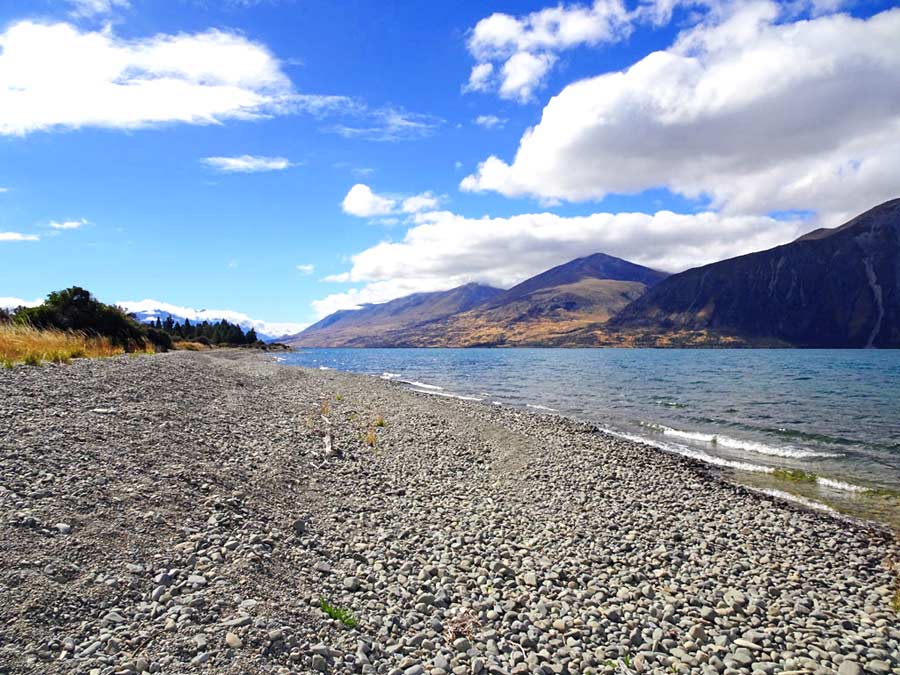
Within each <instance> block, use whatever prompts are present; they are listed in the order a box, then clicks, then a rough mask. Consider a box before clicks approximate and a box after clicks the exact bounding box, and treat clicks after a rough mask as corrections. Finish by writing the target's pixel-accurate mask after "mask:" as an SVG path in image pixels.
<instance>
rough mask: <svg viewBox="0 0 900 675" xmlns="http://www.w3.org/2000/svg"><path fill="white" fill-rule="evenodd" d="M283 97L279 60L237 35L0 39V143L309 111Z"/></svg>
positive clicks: (17, 29) (24, 34)
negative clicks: (38, 134) (44, 134)
mask: <svg viewBox="0 0 900 675" xmlns="http://www.w3.org/2000/svg"><path fill="white" fill-rule="evenodd" d="M292 97H293V91H292V86H291V82H290V80H289V79H288V78H287V76H285V74H284V73H283V72H282V71H281V67H280V64H279V62H278V60H277V59H276V58H275V57H274V56H273V55H272V54H271V53H270V52H269V50H268V49H267V48H266V47H265V46H263V45H261V44H258V43H255V42H251V41H250V40H248V39H247V38H245V37H243V36H241V35H239V34H236V33H229V32H224V31H219V30H209V31H206V32H204V33H194V34H187V33H182V34H178V35H162V34H161V35H156V36H154V37H151V38H147V39H124V38H119V37H117V36H115V35H114V34H113V33H112V31H111V30H110V29H109V28H106V29H104V30H103V31H93V32H92V31H81V30H80V29H78V28H76V27H75V26H72V25H70V24H66V23H56V24H43V23H36V22H33V21H20V22H18V23H15V24H13V25H11V26H9V27H8V28H7V29H6V31H5V32H3V33H0V135H3V134H6V135H10V134H14V135H22V134H26V133H29V132H34V131H40V130H51V129H57V128H79V127H86V126H91V127H111V128H122V129H135V128H140V127H145V126H148V125H153V124H158V123H164V122H184V123H190V124H214V123H219V122H222V121H224V120H228V119H235V118H236V119H253V118H258V117H262V116H266V115H271V114H276V113H279V112H287V111H288V110H289V107H290V105H296V106H300V107H303V108H305V109H307V108H309V107H310V106H313V107H314V106H315V104H314V103H312V101H311V100H310V99H309V98H308V97H306V98H303V97H300V98H298V99H297V100H294V99H293V98H292Z"/></svg>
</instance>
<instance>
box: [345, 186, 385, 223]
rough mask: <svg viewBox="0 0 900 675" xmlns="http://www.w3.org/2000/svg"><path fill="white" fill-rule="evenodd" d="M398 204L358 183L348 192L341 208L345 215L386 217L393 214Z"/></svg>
mask: <svg viewBox="0 0 900 675" xmlns="http://www.w3.org/2000/svg"><path fill="white" fill-rule="evenodd" d="M396 205H397V202H396V201H395V200H393V199H389V198H388V197H382V196H381V195H377V194H375V193H374V192H372V188H370V187H369V186H368V185H365V184H364V183H357V184H356V185H354V186H353V187H351V188H350V190H349V191H348V192H347V195H346V196H345V197H344V201H343V202H341V208H342V209H343V210H344V213H349V214H350V215H351V216H358V217H360V218H371V217H372V216H385V215H387V214H389V213H393V211H394V207H395V206H396Z"/></svg>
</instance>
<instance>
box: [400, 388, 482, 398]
mask: <svg viewBox="0 0 900 675" xmlns="http://www.w3.org/2000/svg"><path fill="white" fill-rule="evenodd" d="M436 388H437V389H440V387H436ZM410 391H416V392H418V393H420V394H429V395H431V396H443V397H444V398H455V399H459V400H460V401H483V400H484V399H483V398H478V397H477V396H463V395H462V394H451V393H450V392H448V391H435V390H434V389H410Z"/></svg>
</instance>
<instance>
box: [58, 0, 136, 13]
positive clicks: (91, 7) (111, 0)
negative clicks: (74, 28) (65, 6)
mask: <svg viewBox="0 0 900 675" xmlns="http://www.w3.org/2000/svg"><path fill="white" fill-rule="evenodd" d="M68 3H69V4H70V5H72V15H73V16H78V17H92V16H99V15H102V14H109V13H111V12H112V11H113V10H115V9H116V8H122V9H128V8H129V7H130V6H131V3H130V2H129V0H68Z"/></svg>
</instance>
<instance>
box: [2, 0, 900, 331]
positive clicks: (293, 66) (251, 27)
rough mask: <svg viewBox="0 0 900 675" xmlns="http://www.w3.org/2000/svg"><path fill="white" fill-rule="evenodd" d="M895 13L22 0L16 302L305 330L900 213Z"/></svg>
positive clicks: (843, 8)
mask: <svg viewBox="0 0 900 675" xmlns="http://www.w3.org/2000/svg"><path fill="white" fill-rule="evenodd" d="M894 4H895V3H893V2H867V1H865V0H860V1H859V2H851V3H846V2H841V1H840V0H817V1H809V2H790V3H773V2H763V1H759V2H757V1H747V2H740V3H734V2H728V1H726V0H711V1H708V2H680V1H679V0H647V1H646V2H641V3H638V2H634V1H631V2H623V1H620V0H597V2H595V3H593V4H591V3H581V4H579V3H572V4H568V5H564V6H563V5H557V4H554V3H547V2H504V3H494V4H493V5H492V4H490V3H483V2H456V3H421V2H412V1H410V2H385V3H374V2H338V1H333V0H332V1H327V2H326V1H319V0H302V1H301V0H297V1H295V2H292V1H290V0H282V1H278V0H270V1H265V0H260V1H258V2H252V1H249V2H248V1H244V2H241V1H238V0H234V1H233V2H212V1H209V2H205V1H202V0H183V1H178V0H171V1H168V2H155V1H151V0H71V1H58V2H50V1H46V2H38V1H35V2H29V3H27V6H26V3H21V2H17V1H9V0H6V1H0V270H2V272H0V296H4V297H6V298H17V299H23V300H27V301H32V300H34V299H36V298H39V297H41V296H43V295H45V294H46V293H47V292H49V291H51V290H55V289H58V288H62V287H66V286H69V285H73V284H78V285H81V286H84V287H86V288H88V289H90V290H91V291H93V292H94V293H95V294H96V295H98V296H99V297H100V298H102V299H104V300H106V301H110V302H119V301H138V300H143V299H146V298H152V299H155V300H158V301H162V302H166V303H170V304H172V305H176V306H183V307H193V308H198V309H199V308H221V309H230V310H235V311H238V312H242V313H245V314H247V315H250V316H252V317H254V318H258V319H263V320H266V321H269V322H290V323H293V324H298V325H302V324H305V323H309V322H311V321H314V320H316V319H317V318H319V317H321V316H323V315H324V314H327V313H328V312H330V311H333V310H335V309H339V308H343V307H352V306H354V305H355V304H356V303H358V302H364V301H383V300H387V299H390V298H391V297H397V296H398V295H403V294H405V293H409V292H413V291H416V290H437V289H441V288H449V287H451V286H453V285H457V284H458V283H465V282H467V281H482V282H486V283H493V284H498V285H510V284H512V283H515V282H517V281H520V280H522V279H524V278H525V277H527V276H529V275H531V274H534V273H537V272H539V271H541V270H543V269H545V268H546V267H549V266H551V265H553V264H558V263H560V262H563V261H565V260H567V259H570V258H572V257H576V256H578V255H585V254H588V253H592V252H594V251H596V250H603V251H605V252H608V253H611V254H614V255H621V256H623V257H627V258H629V259H632V260H635V261H636V262H640V263H643V264H648V265H651V266H656V267H660V268H662V269H667V270H671V271H677V270H679V269H684V268H686V267H690V266H693V265H696V264H702V263H705V262H710V261H712V260H717V259H721V258H724V257H729V256H731V255H737V254H740V253H744V252H748V251H750V250H757V249H759V248H765V247H768V246H772V245H776V244H779V243H783V242H785V241H789V240H791V239H793V238H794V237H796V236H797V235H798V234H800V233H802V232H803V231H805V230H808V229H811V228H812V227H816V226H819V225H821V224H825V225H836V224H840V222H842V219H846V218H847V217H849V216H852V215H854V214H855V213H857V212H859V211H861V210H863V209H865V208H868V207H870V206H873V205H875V204H876V203H878V202H879V201H883V200H884V199H888V198H891V197H895V196H897V194H896V193H897V186H896V178H895V177H896V176H897V175H900V166H898V162H900V160H898V157H900V152H898V150H900V148H898V140H897V139H898V133H897V132H898V130H900V86H898V85H900V82H898V74H897V73H898V72H900V68H898V65H900V53H898V52H900V46H898V45H900V10H897V9H892V7H893V6H894ZM68 70H70V71H71V72H67V71H68ZM848 101H852V102H853V103H854V104H855V105H848ZM479 118H481V119H480V120H479ZM517 152H518V154H517ZM262 169H266V170H262ZM355 185H359V186H360V187H357V188H353V186H355ZM351 188H353V192H351ZM348 194H350V195H351V196H348ZM411 197H418V199H413V200H411V201H408V200H409V198H411Z"/></svg>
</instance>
